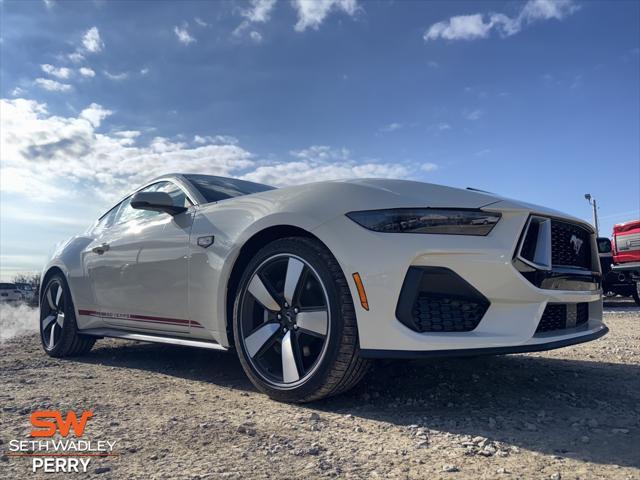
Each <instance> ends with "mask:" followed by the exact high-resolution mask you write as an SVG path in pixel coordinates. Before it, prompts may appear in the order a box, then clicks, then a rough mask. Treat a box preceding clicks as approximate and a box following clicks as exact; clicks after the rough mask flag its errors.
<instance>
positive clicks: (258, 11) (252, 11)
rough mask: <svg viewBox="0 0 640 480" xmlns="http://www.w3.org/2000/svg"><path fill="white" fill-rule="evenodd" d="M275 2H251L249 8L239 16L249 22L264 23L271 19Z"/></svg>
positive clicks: (258, 0) (255, 0)
mask: <svg viewBox="0 0 640 480" xmlns="http://www.w3.org/2000/svg"><path fill="white" fill-rule="evenodd" d="M275 5H276V0H251V1H250V2H249V8H247V9H244V10H242V12H241V15H242V16H243V17H245V18H246V19H247V21H249V22H254V23H265V22H267V21H269V19H270V18H271V11H272V10H273V7H274V6H275Z"/></svg>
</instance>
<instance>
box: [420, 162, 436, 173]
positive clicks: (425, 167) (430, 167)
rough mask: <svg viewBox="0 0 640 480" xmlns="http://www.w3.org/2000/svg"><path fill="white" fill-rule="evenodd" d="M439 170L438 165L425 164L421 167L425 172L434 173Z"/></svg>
mask: <svg viewBox="0 0 640 480" xmlns="http://www.w3.org/2000/svg"><path fill="white" fill-rule="evenodd" d="M437 169H438V165H436V164H435V163H423V164H422V165H421V166H420V170H422V171H424V172H434V171H436V170H437Z"/></svg>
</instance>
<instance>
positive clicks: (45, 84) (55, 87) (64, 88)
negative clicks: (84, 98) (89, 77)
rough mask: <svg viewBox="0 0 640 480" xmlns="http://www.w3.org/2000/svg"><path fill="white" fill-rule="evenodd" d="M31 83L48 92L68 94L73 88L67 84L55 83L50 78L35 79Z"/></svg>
mask: <svg viewBox="0 0 640 480" xmlns="http://www.w3.org/2000/svg"><path fill="white" fill-rule="evenodd" d="M33 83H34V84H35V85H37V86H38V87H40V88H44V89H45V90H48V91H50V92H70V91H71V89H72V88H73V87H71V85H69V84H68V83H60V82H56V81H55V80H51V79H50V78H36V79H35V80H34V82H33Z"/></svg>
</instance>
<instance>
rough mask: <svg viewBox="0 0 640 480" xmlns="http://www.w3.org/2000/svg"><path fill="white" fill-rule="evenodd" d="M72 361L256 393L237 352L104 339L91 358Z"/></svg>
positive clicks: (87, 356) (86, 356) (86, 357)
mask: <svg viewBox="0 0 640 480" xmlns="http://www.w3.org/2000/svg"><path fill="white" fill-rule="evenodd" d="M72 361H75V362H81V363H87V364H95V365H106V366H111V367H117V368H127V369H135V370H144V371H148V372H153V373H160V374H163V375H169V376H173V377H177V378H183V379H187V380H192V381H195V382H204V383H211V384H215V385H219V386H223V387H229V388H234V389H238V390H243V391H255V388H254V387H253V385H252V384H251V382H250V381H249V379H248V378H247V376H246V375H245V374H244V371H243V370H242V366H241V365H240V362H239V360H238V357H237V356H236V355H235V354H234V353H229V352H221V351H216V350H205V349H200V348H192V347H180V346H175V345H164V344H159V343H144V342H135V341H122V340H110V339H109V340H107V339H105V340H101V341H100V342H98V343H97V344H96V346H95V347H94V349H93V350H92V351H91V354H90V355H85V356H82V357H76V358H73V359H72Z"/></svg>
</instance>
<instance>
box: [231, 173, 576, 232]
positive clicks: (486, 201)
mask: <svg viewBox="0 0 640 480" xmlns="http://www.w3.org/2000/svg"><path fill="white" fill-rule="evenodd" d="M226 202H229V204H228V205H229V207H231V204H233V206H234V207H236V206H237V207H240V206H241V205H245V206H249V205H251V206H252V207H257V206H259V208H260V210H261V211H262V213H263V214H269V213H276V212H278V213H291V214H299V215H301V216H304V217H305V218H306V219H307V220H308V222H309V223H310V224H318V223H321V222H323V221H326V220H328V219H330V218H332V217H335V216H337V215H344V214H345V213H348V212H352V211H357V210H377V209H386V208H420V207H421V208H468V209H478V208H483V209H486V210H496V211H524V212H532V213H537V214H541V215H549V216H555V217H569V216H568V215H566V214H563V213H561V212H557V211H555V210H552V209H548V208H545V207H541V206H538V205H533V204H529V203H526V202H520V201H516V200H511V199H508V198H505V197H501V196H499V195H495V194H493V193H489V192H483V191H479V190H472V189H461V188H454V187H446V186H442V185H435V184H431V183H423V182H415V181H411V180H392V179H369V178H367V179H351V180H334V181H324V182H316V183H308V184H304V185H297V186H290V187H283V188H278V189H275V190H269V191H265V192H260V193H255V194H252V195H246V196H243V197H237V198H235V199H231V200H228V201H225V202H222V203H226ZM569 218H571V217H569ZM574 220H576V221H578V222H581V223H583V221H582V220H579V219H574Z"/></svg>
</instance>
